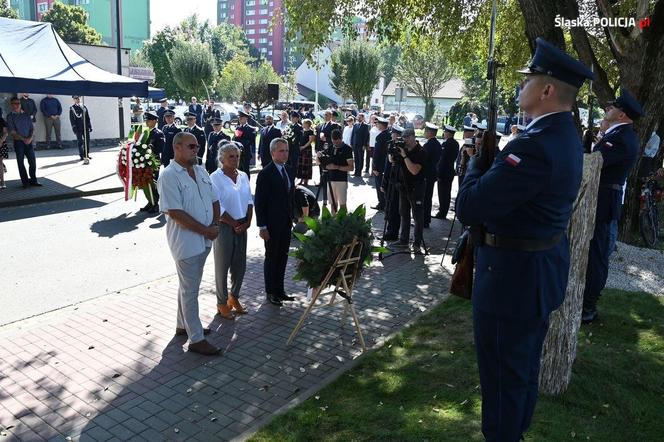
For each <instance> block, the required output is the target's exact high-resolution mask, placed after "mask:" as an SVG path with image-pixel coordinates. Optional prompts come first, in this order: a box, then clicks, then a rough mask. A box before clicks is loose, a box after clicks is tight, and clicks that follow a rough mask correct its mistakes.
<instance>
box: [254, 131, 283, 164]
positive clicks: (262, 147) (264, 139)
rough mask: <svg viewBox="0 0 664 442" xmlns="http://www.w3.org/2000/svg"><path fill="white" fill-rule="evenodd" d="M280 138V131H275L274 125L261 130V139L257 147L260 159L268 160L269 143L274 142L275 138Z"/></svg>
mask: <svg viewBox="0 0 664 442" xmlns="http://www.w3.org/2000/svg"><path fill="white" fill-rule="evenodd" d="M280 136H281V131H280V130H279V129H277V128H276V127H275V126H274V125H272V126H269V127H267V126H266V127H264V128H263V129H261V138H260V141H259V146H258V155H260V156H261V159H266V158H270V143H271V142H272V140H274V139H275V138H279V137H280ZM263 161H264V160H263ZM263 164H265V163H263Z"/></svg>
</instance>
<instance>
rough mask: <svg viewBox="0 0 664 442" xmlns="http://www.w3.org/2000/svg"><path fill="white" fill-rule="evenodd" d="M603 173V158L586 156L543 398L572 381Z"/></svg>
mask: <svg viewBox="0 0 664 442" xmlns="http://www.w3.org/2000/svg"><path fill="white" fill-rule="evenodd" d="M601 169H602V154H600V153H599V152H595V153H592V154H586V155H584V156H583V180H582V182H581V188H580V189H579V194H578V196H577V199H576V201H575V202H574V211H573V212H572V218H571V219H570V224H569V227H568V229H567V235H568V237H569V244H570V263H571V265H570V269H569V280H568V282H567V293H566V295H565V301H564V302H563V304H562V305H561V306H560V308H559V309H558V310H556V311H554V312H553V313H551V317H550V320H551V326H550V327H549V332H548V334H547V335H546V340H545V341H544V348H543V350H542V365H541V369H540V378H539V385H540V391H541V392H542V393H544V394H549V395H558V394H561V393H563V392H565V390H567V386H568V385H569V383H570V381H571V378H572V364H573V363H574V359H576V342H577V335H578V333H579V327H580V326H581V309H582V306H583V291H584V288H585V283H586V268H587V266H588V247H589V244H590V240H591V239H592V237H593V231H594V229H595V209H596V206H597V190H598V188H599V176H600V172H601Z"/></svg>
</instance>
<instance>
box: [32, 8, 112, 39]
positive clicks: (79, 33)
mask: <svg viewBox="0 0 664 442" xmlns="http://www.w3.org/2000/svg"><path fill="white" fill-rule="evenodd" d="M42 21H45V22H49V23H52V24H53V27H54V28H55V30H56V31H57V33H58V35H60V37H61V38H62V39H63V40H64V41H66V42H69V43H82V44H89V45H98V44H101V43H102V41H101V34H100V33H99V32H97V31H96V30H95V29H94V28H93V27H91V26H90V25H88V14H87V13H86V12H85V9H83V8H81V7H80V6H69V5H65V4H63V3H60V2H54V3H53V4H52V5H51V9H49V10H48V11H47V12H46V13H45V14H44V15H43V16H42Z"/></svg>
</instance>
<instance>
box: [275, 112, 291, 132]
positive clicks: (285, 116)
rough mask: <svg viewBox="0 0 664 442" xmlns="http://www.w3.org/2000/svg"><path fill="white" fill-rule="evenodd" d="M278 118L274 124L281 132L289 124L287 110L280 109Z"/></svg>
mask: <svg viewBox="0 0 664 442" xmlns="http://www.w3.org/2000/svg"><path fill="white" fill-rule="evenodd" d="M279 118H280V119H279V121H277V123H276V124H275V125H274V126H275V127H276V128H277V129H279V130H280V131H281V132H282V133H283V131H284V130H286V128H287V127H288V126H289V125H290V121H288V112H286V111H281V114H280V115H279Z"/></svg>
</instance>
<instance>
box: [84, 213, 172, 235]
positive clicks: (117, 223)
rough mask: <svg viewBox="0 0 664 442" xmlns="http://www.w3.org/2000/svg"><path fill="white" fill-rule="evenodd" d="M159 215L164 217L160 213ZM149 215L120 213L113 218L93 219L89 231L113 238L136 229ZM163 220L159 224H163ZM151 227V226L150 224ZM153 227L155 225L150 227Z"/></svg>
mask: <svg viewBox="0 0 664 442" xmlns="http://www.w3.org/2000/svg"><path fill="white" fill-rule="evenodd" d="M160 217H162V218H163V217H164V216H163V215H160ZM149 219H150V217H149V216H148V215H147V214H145V213H144V212H137V213H122V214H120V215H118V216H116V217H114V218H106V219H102V220H100V221H95V222H94V223H92V224H91V225H90V231H91V232H93V233H96V234H97V235H99V236H102V237H105V238H113V237H114V236H115V235H119V234H120V233H127V232H131V231H133V230H137V229H138V225H139V224H141V223H143V222H145V221H147V220H149ZM165 223H166V222H165V220H164V221H163V222H162V223H161V225H163V224H165ZM150 227H152V226H150ZM152 228H155V227H152Z"/></svg>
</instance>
